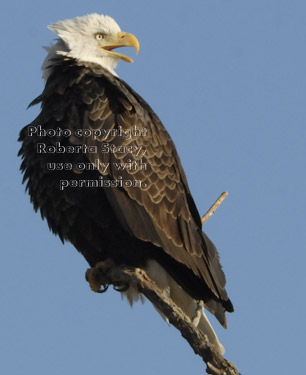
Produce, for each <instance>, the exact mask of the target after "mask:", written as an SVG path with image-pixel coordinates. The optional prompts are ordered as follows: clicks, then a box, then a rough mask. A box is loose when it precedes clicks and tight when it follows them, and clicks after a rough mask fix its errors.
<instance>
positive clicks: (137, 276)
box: [86, 192, 240, 375]
mask: <svg viewBox="0 0 306 375" xmlns="http://www.w3.org/2000/svg"><path fill="white" fill-rule="evenodd" d="M227 195H228V193H227V192H224V193H222V194H221V195H220V197H219V198H218V199H217V200H216V202H215V203H214V204H213V205H212V206H211V207H210V209H209V210H208V211H207V213H206V214H205V215H204V216H203V217H202V219H201V221H202V224H204V223H205V222H206V221H207V220H208V219H209V218H210V217H211V216H212V215H213V213H214V212H215V211H216V209H217V208H218V207H219V206H220V204H221V203H222V202H223V200H224V199H225V198H226V197H227ZM86 279H87V281H88V282H89V284H90V288H91V289H92V290H93V291H94V292H98V293H104V292H105V291H106V290H107V288H108V286H109V285H113V286H114V288H115V289H116V290H119V291H123V290H124V286H134V287H136V288H137V289H138V291H139V292H140V293H142V294H143V295H144V296H146V297H147V298H148V300H149V301H151V302H152V304H153V305H154V306H156V307H157V308H158V309H159V310H160V311H161V312H162V313H163V314H164V315H165V316H166V317H167V318H168V320H169V322H170V323H171V324H172V325H173V326H174V327H176V328H177V329H178V330H179V331H180V332H181V334H182V336H183V337H184V338H185V339H186V340H187V341H188V343H189V345H190V346H191V347H192V349H193V350H194V352H195V353H196V354H198V355H199V356H200V357H201V358H202V359H203V361H204V362H205V363H206V366H207V367H206V372H207V373H208V374H212V375H240V374H239V372H238V370H237V369H236V367H235V365H234V363H232V362H229V361H228V360H226V359H225V358H223V357H222V355H220V354H219V353H218V352H217V351H216V350H215V349H214V348H213V346H212V345H211V344H210V343H209V341H208V338H207V336H206V335H204V334H203V333H202V332H201V331H200V330H199V329H197V327H196V326H195V325H194V324H193V323H192V321H191V320H190V318H189V317H188V316H187V315H186V314H185V313H184V312H183V311H182V310H181V309H180V308H179V307H178V306H177V305H176V304H175V303H174V302H173V301H172V300H171V299H170V298H168V297H166V296H165V295H164V294H163V293H162V291H161V290H160V289H159V288H158V286H157V285H156V284H155V283H154V282H153V281H152V280H151V279H150V278H149V277H148V275H147V274H146V272H145V271H144V270H142V269H140V268H132V267H127V266H116V265H114V263H113V262H112V261H111V260H110V259H107V260H106V261H104V262H99V263H97V264H96V266H95V267H94V268H90V269H88V270H87V272H86ZM101 287H102V289H101Z"/></svg>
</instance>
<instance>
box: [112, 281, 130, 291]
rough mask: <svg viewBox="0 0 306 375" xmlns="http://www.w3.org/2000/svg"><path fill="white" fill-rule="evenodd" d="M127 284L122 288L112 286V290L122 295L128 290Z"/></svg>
mask: <svg viewBox="0 0 306 375" xmlns="http://www.w3.org/2000/svg"><path fill="white" fill-rule="evenodd" d="M129 287H130V286H129V284H128V283H126V284H123V286H115V285H114V287H113V288H114V290H115V291H116V292H120V293H123V292H126V291H127V290H128V289H129Z"/></svg>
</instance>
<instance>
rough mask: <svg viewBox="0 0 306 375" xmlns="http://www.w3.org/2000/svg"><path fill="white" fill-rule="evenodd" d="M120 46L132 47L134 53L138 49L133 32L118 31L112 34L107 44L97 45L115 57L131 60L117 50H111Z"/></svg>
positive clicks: (131, 60)
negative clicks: (112, 37)
mask: <svg viewBox="0 0 306 375" xmlns="http://www.w3.org/2000/svg"><path fill="white" fill-rule="evenodd" d="M120 47H134V48H135V52H136V55H137V53H138V51H139V42H138V39H137V38H136V36H134V35H133V34H129V33H125V32H123V31H120V32H119V33H117V34H116V35H114V39H113V40H111V41H109V42H108V43H107V44H104V45H101V46H99V48H101V49H102V50H103V51H105V52H107V53H109V54H110V55H112V56H114V57H117V58H118V59H121V60H123V61H126V62H130V63H132V62H133V59H131V58H130V57H129V56H125V55H122V54H121V53H118V52H113V50H114V49H115V48H120Z"/></svg>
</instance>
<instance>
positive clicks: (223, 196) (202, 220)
mask: <svg viewBox="0 0 306 375" xmlns="http://www.w3.org/2000/svg"><path fill="white" fill-rule="evenodd" d="M227 196H228V192H227V191H225V192H224V193H222V194H221V195H220V197H219V198H218V199H217V200H216V202H215V203H214V204H213V205H212V206H211V207H210V209H209V210H208V211H207V212H206V214H205V215H203V216H202V218H201V222H202V225H203V224H205V223H206V221H207V220H208V219H209V218H210V217H211V216H212V215H213V214H214V213H215V211H216V209H217V208H218V207H219V206H220V204H221V203H222V202H223V201H224V199H225V198H226V197H227Z"/></svg>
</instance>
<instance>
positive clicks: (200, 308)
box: [191, 301, 204, 327]
mask: <svg viewBox="0 0 306 375" xmlns="http://www.w3.org/2000/svg"><path fill="white" fill-rule="evenodd" d="M203 309H204V302H203V301H198V302H197V307H196V309H195V312H194V315H193V317H192V319H191V321H192V324H193V325H194V326H195V327H197V326H198V325H199V323H200V319H201V316H202V313H203Z"/></svg>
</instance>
